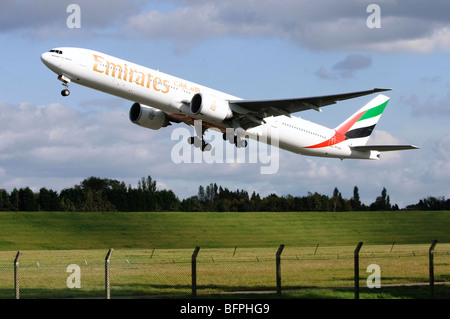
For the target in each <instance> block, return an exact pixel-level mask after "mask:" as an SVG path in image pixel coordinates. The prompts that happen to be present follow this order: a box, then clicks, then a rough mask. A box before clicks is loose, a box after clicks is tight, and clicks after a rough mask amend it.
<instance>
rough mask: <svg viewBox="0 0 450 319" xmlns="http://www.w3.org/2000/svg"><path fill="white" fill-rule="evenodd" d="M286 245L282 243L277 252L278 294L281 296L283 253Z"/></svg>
mask: <svg viewBox="0 0 450 319" xmlns="http://www.w3.org/2000/svg"><path fill="white" fill-rule="evenodd" d="M283 249H284V245H283V244H281V245H280V247H278V251H277V254H276V268H277V296H278V298H281V253H282V252H283Z"/></svg>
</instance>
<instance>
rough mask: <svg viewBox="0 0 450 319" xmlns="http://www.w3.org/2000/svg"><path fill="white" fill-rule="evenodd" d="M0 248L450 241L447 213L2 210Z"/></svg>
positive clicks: (241, 245)
mask: <svg viewBox="0 0 450 319" xmlns="http://www.w3.org/2000/svg"><path fill="white" fill-rule="evenodd" d="M0 225H1V232H0V251H5V250H16V251H17V250H37V249H108V248H193V247H195V246H201V247H204V248H222V247H234V246H239V247H274V246H275V247H278V245H280V244H285V245H286V246H315V245H317V244H320V245H323V246H345V245H356V244H357V243H358V242H359V241H363V242H364V243H365V244H392V243H393V242H396V243H397V244H427V243H431V242H432V241H433V240H434V239H437V240H438V241H439V242H440V243H450V231H449V229H450V212H343V213H323V212H321V213H170V212H169V213H68V212H1V213H0Z"/></svg>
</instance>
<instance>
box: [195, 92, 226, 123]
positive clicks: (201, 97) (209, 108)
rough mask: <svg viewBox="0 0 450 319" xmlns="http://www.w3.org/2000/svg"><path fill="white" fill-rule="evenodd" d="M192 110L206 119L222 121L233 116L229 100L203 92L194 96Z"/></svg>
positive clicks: (200, 117) (199, 116) (202, 118)
mask: <svg viewBox="0 0 450 319" xmlns="http://www.w3.org/2000/svg"><path fill="white" fill-rule="evenodd" d="M190 110H191V113H192V114H194V115H197V117H198V118H199V119H201V120H205V121H213V122H221V121H223V120H225V119H229V118H231V117H232V116H233V112H232V111H231V109H230V106H229V104H228V102H227V101H224V100H222V99H218V98H215V97H214V96H211V95H206V94H202V93H197V94H195V95H194V96H193V97H192V100H191V104H190Z"/></svg>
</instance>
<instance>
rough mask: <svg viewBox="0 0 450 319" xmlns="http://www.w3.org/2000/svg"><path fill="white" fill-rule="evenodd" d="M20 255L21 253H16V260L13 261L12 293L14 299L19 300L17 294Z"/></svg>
mask: <svg viewBox="0 0 450 319" xmlns="http://www.w3.org/2000/svg"><path fill="white" fill-rule="evenodd" d="M20 255H22V253H21V252H20V251H18V252H17V255H16V258H15V259H14V291H15V297H16V299H19V298H20V294H19V260H20Z"/></svg>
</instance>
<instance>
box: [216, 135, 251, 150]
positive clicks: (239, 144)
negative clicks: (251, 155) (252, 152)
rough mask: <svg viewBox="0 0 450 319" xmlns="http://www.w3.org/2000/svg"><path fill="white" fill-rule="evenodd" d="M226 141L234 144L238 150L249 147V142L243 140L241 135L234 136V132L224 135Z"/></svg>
mask: <svg viewBox="0 0 450 319" xmlns="http://www.w3.org/2000/svg"><path fill="white" fill-rule="evenodd" d="M222 138H223V140H224V141H228V142H230V144H234V145H235V146H236V147H237V148H241V147H247V144H248V143H247V141H246V140H243V139H241V137H240V136H239V135H234V132H227V133H223V136H222Z"/></svg>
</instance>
